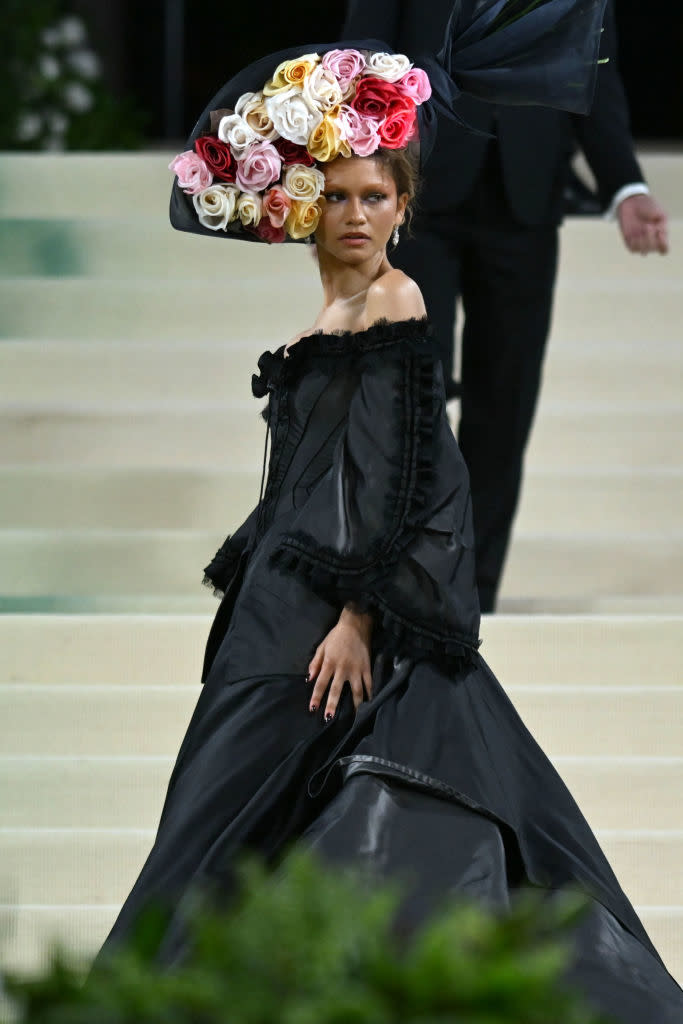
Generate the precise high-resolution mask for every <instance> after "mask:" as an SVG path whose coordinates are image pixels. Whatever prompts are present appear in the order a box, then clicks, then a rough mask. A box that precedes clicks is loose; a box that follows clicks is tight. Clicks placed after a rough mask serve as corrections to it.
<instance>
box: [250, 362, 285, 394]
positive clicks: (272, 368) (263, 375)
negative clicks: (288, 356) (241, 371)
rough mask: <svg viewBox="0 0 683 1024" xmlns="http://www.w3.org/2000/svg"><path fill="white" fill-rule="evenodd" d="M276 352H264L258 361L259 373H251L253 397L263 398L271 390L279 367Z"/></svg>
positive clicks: (279, 363)
mask: <svg viewBox="0 0 683 1024" xmlns="http://www.w3.org/2000/svg"><path fill="white" fill-rule="evenodd" d="M281 363H282V361H281V359H280V358H279V357H278V355H277V353H273V352H264V353H263V355H262V356H261V357H260V359H259V361H258V368H259V370H260V373H259V374H256V373H254V374H252V377H251V393H252V394H253V396H254V398H265V396H266V395H267V394H268V392H269V391H272V389H273V386H274V384H275V381H276V379H277V376H278V374H279V371H280V367H281Z"/></svg>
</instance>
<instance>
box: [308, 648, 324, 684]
mask: <svg viewBox="0 0 683 1024" xmlns="http://www.w3.org/2000/svg"><path fill="white" fill-rule="evenodd" d="M324 655H325V645H324V644H318V646H317V647H316V650H315V654H314V655H313V657H312V658H311V660H310V662H309V665H308V678H309V680H310V681H311V682H312V681H313V680H314V679H315V677H316V676H317V674H318V672H319V671H320V669H321V666H322V663H323V658H324Z"/></svg>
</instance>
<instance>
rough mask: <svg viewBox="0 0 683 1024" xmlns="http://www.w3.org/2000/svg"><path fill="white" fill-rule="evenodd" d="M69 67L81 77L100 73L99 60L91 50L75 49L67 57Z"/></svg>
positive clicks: (90, 77)
mask: <svg viewBox="0 0 683 1024" xmlns="http://www.w3.org/2000/svg"><path fill="white" fill-rule="evenodd" d="M67 63H68V65H69V67H70V68H71V69H72V70H73V71H75V72H76V74H78V75H81V77H82V78H89V79H91V80H92V79H93V78H97V76H98V75H99V73H100V61H99V58H98V57H97V55H96V54H94V53H93V52H92V50H76V51H75V52H74V53H70V54H69V56H68V57H67Z"/></svg>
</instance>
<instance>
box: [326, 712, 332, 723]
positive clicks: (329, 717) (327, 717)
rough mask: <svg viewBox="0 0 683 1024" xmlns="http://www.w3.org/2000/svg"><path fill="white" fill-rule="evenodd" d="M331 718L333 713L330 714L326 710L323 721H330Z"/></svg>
mask: <svg viewBox="0 0 683 1024" xmlns="http://www.w3.org/2000/svg"><path fill="white" fill-rule="evenodd" d="M333 718H334V715H331V714H330V712H329V711H328V712H327V714H326V715H325V721H326V722H331V721H332V719H333Z"/></svg>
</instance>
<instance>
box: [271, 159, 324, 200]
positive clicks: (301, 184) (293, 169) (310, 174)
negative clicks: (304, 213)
mask: <svg viewBox="0 0 683 1024" xmlns="http://www.w3.org/2000/svg"><path fill="white" fill-rule="evenodd" d="M324 187H325V175H324V174H323V172H322V171H320V170H318V168H317V167H306V165H305V164H290V166H289V167H288V168H287V169H286V170H285V173H284V176H283V178H282V189H283V191H284V192H286V194H287V195H288V196H289V197H290V199H301V200H304V201H305V202H311V203H313V202H315V200H316V199H318V197H319V196H320V193H321V192H322V190H323V189H324Z"/></svg>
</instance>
